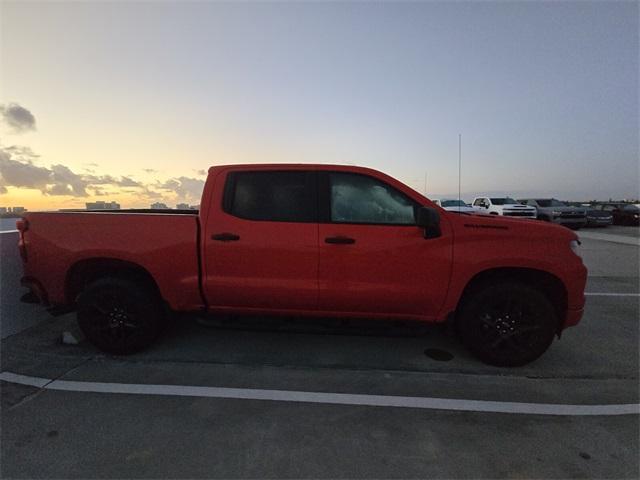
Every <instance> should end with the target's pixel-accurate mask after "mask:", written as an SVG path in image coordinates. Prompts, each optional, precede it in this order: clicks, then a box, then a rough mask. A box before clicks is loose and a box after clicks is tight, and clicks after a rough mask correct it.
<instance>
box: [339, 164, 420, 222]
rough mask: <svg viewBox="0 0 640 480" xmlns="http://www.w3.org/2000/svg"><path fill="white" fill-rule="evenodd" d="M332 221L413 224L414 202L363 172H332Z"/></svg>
mask: <svg viewBox="0 0 640 480" xmlns="http://www.w3.org/2000/svg"><path fill="white" fill-rule="evenodd" d="M329 189H330V196H331V221H332V222H338V223H374V224H395V225H415V210H416V207H417V204H416V203H415V202H414V201H413V200H411V199H410V198H408V197H407V196H406V195H404V194H402V193H400V192H398V191H397V190H396V189H394V188H393V187H391V186H389V185H387V184H386V183H383V182H380V181H378V180H376V179H374V178H371V177H367V176H365V175H355V174H349V173H331V174H330V175H329Z"/></svg>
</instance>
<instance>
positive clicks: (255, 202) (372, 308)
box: [17, 164, 587, 366]
mask: <svg viewBox="0 0 640 480" xmlns="http://www.w3.org/2000/svg"><path fill="white" fill-rule="evenodd" d="M200 205H201V206H200V210H198V211H193V210H186V211H175V210H173V211H170V210H168V211H155V210H154V211H144V210H120V211H101V212H97V211H93V212H87V211H76V212H41V213H39V212H36V213H27V214H26V215H25V216H24V217H23V218H22V219H21V220H19V221H18V222H17V227H18V229H19V231H20V240H19V249H20V253H21V255H22V258H23V261H24V278H23V285H25V286H27V287H29V288H30V289H31V291H32V292H33V295H35V296H37V298H38V299H39V301H40V302H41V303H42V304H45V305H49V306H52V307H54V308H56V309H60V308H65V309H75V310H76V315H77V319H78V323H79V325H80V328H81V329H82V331H83V332H84V334H85V335H86V337H87V339H89V340H90V341H91V342H92V343H93V344H94V345H95V346H97V347H98V348H99V349H102V350H103V351H106V352H110V353H116V354H127V353H133V352H136V351H138V350H141V349H143V348H145V347H148V346H149V345H151V344H152V343H153V342H154V341H155V340H156V339H157V338H158V335H159V334H160V332H161V327H162V324H163V321H164V318H165V316H166V315H167V313H168V312H171V311H177V312H193V313H194V314H199V315H215V314H220V313H233V314H236V315H241V314H252V315H256V314H259V315H269V316H271V315H287V316H298V315H305V316H312V317H327V316H333V317H341V318H355V317H360V318H368V319H371V321H375V320H376V319H398V320H406V321H419V322H431V323H443V322H451V323H453V324H454V325H455V330H456V331H457V332H458V334H459V336H460V339H461V340H462V342H463V343H464V344H465V345H466V346H467V347H468V348H469V349H470V350H471V351H472V352H473V353H474V354H475V355H476V356H477V357H478V358H480V359H481V360H483V361H485V362H487V363H490V364H493V365H504V366H516V365H523V364H526V363H528V362H530V361H532V360H534V359H536V358H538V357H539V356H540V355H541V354H542V353H543V352H544V351H545V350H546V349H547V348H548V347H549V345H550V344H551V343H552V341H553V338H554V336H556V335H558V336H559V335H560V333H561V332H562V331H563V330H564V329H565V328H566V327H569V326H572V325H576V324H577V323H578V322H579V321H580V318H581V317H582V313H583V307H584V287H585V282H586V273H587V272H586V268H585V267H584V265H583V263H582V260H581V258H580V256H579V255H578V254H577V253H576V252H577V248H578V243H579V242H578V239H577V237H576V235H575V234H574V233H573V232H571V231H570V230H568V229H565V228H561V227H559V226H557V225H553V224H546V223H538V222H522V221H518V220H514V219H508V218H498V217H489V216H477V215H462V214H459V213H454V212H447V211H445V210H443V209H442V208H440V207H438V206H436V205H435V204H433V203H432V202H431V201H430V200H429V199H427V198H426V197H424V196H422V195H421V194H419V193H418V192H416V191H414V190H412V189H411V188H409V187H407V186H406V185H404V184H402V183H401V182H399V181H397V180H395V179H393V178H391V177H389V176H387V175H385V174H383V173H381V172H378V171H375V170H371V169H368V168H361V167H353V166H332V165H285V164H276V165H229V166H215V167H212V168H211V169H209V172H208V177H207V181H206V184H205V187H204V192H203V195H202V201H201V204H200Z"/></svg>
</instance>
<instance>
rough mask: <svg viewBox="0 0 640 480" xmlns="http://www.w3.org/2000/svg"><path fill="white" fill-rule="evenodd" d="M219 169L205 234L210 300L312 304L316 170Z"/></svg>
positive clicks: (237, 304)
mask: <svg viewBox="0 0 640 480" xmlns="http://www.w3.org/2000/svg"><path fill="white" fill-rule="evenodd" d="M220 177H222V178H218V179H216V187H215V190H216V191H217V192H218V195H217V196H216V195H215V194H214V197H213V202H214V205H212V206H211V209H210V211H211V213H210V215H209V218H208V219H207V220H206V230H205V231H206V235H204V237H203V239H204V240H203V241H204V242H206V245H205V248H204V258H203V268H204V270H205V271H204V272H203V278H204V279H205V281H204V282H203V283H204V289H205V294H206V297H207V301H208V302H209V305H210V306H211V307H213V308H218V309H220V308H225V307H227V308H232V309H275V310H315V309H316V308H317V293H318V292H317V290H318V289H317V285H318V283H317V282H318V224H317V194H316V192H317V188H316V173H315V172H314V171H310V170H308V169H307V170H296V169H294V170H283V171H275V170H255V171H250V170H246V169H243V170H239V171H228V172H227V173H222V174H221V175H220ZM218 202H219V203H218Z"/></svg>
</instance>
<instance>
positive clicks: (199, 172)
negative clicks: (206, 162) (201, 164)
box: [194, 170, 207, 177]
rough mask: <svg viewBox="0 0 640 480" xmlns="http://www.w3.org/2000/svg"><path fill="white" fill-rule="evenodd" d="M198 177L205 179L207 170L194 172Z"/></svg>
mask: <svg viewBox="0 0 640 480" xmlns="http://www.w3.org/2000/svg"><path fill="white" fill-rule="evenodd" d="M194 172H196V173H197V174H198V175H200V176H202V177H204V176H205V175H206V174H207V171H206V170H194Z"/></svg>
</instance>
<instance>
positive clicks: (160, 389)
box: [1, 227, 640, 478]
mask: <svg viewBox="0 0 640 480" xmlns="http://www.w3.org/2000/svg"><path fill="white" fill-rule="evenodd" d="M616 228H618V229H619V228H622V227H616ZM605 230H607V233H610V234H613V235H626V236H628V237H629V238H634V236H635V237H636V238H637V229H628V230H622V232H623V233H620V232H617V231H616V229H615V228H614V229H605ZM589 231H591V230H589ZM589 231H587V232H589ZM598 231H600V230H598ZM629 232H631V233H629ZM586 237H588V235H586V236H583V238H582V242H583V245H582V251H583V258H584V261H585V263H586V265H587V266H588V268H589V275H590V276H589V280H588V284H587V292H588V293H589V294H590V295H588V296H587V306H586V311H585V316H584V318H583V320H582V322H581V324H580V325H578V326H577V327H575V328H571V329H569V330H567V331H565V332H564V334H563V335H562V338H561V339H560V340H559V341H556V342H554V344H553V345H552V346H551V348H550V350H549V351H548V352H547V353H546V354H545V355H544V356H543V357H542V358H540V359H539V360H538V361H536V362H534V363H532V364H530V365H527V366H525V367H521V368H516V369H504V368H495V367H490V366H486V365H483V364H481V363H479V362H478V361H477V360H475V359H474V358H472V357H471V356H470V355H469V354H468V353H467V352H466V351H465V350H464V349H463V348H462V347H461V346H460V345H459V344H458V342H457V340H456V339H455V337H454V336H452V335H451V334H450V333H449V332H446V331H440V330H438V329H435V330H434V329H425V328H423V327H422V326H415V325H397V324H393V323H392V324H380V323H376V322H373V323H371V322H370V323H366V324H355V325H354V324H341V323H339V322H318V321H314V320H298V319H292V320H289V321H282V320H272V319H261V318H254V319H227V321H220V322H218V323H217V324H208V325H202V324H200V323H198V322H196V321H195V320H194V319H190V318H181V319H178V320H176V321H175V322H174V323H173V324H172V325H171V327H170V328H169V331H168V332H167V335H165V337H164V338H163V339H162V341H161V342H160V343H159V344H157V345H156V346H155V347H154V348H151V349H149V350H147V351H145V352H142V353H140V354H137V355H134V356H130V357H114V356H107V355H103V354H100V353H99V352H97V351H96V350H95V349H94V348H93V347H92V346H91V345H88V344H86V343H84V342H81V343H80V344H79V345H63V344H62V343H60V341H59V338H60V335H61V333H62V332H63V331H67V330H68V331H75V328H76V327H75V324H74V318H73V316H72V315H67V316H63V317H58V318H48V319H46V320H44V321H42V322H40V323H39V324H38V325H36V326H34V327H31V328H29V329H27V330H24V331H22V332H20V333H18V334H15V335H11V336H8V337H7V338H5V339H3V340H2V358H1V360H2V372H12V373H14V374H19V375H23V376H24V378H36V379H37V378H39V379H45V381H43V383H42V384H40V386H30V385H25V384H21V383H19V382H18V383H16V382H13V381H11V382H8V381H3V382H2V448H1V468H2V472H1V473H2V476H3V477H7V478H10V477H12V478H27V477H29V478H43V477H46V478H52V477H64V478H98V477H100V478H116V477H118V478H122V477H135V478H152V477H153V478H157V477H176V478H198V477H199V478H203V477H225V478H240V477H243V478H246V477H260V478H274V477H289V478H290V477H304V478H311V477H314V478H328V477H332V478H335V477H341V478H345V477H353V478H365V477H368V478H371V477H376V478H380V477H389V478H423V477H445V478H504V477H510V478H513V477H519V478H534V477H538V478H638V474H639V473H640V472H639V464H638V450H639V444H638V438H639V433H640V431H639V423H638V420H639V418H638V415H637V404H638V402H639V392H638V369H639V368H638V358H639V352H638V332H639V331H638V318H639V313H640V312H639V305H638V303H639V300H640V298H639V296H638V292H640V287H639V285H638V269H639V265H640V264H639V261H638V251H639V249H638V247H637V246H634V245H628V244H622V243H615V242H611V241H602V240H595V239H591V238H586ZM2 321H3V322H4V321H5V320H4V319H3V320H2ZM425 352H426V353H425ZM49 381H51V383H48V387H47V385H45V384H46V383H47V382H49ZM64 382H70V383H64ZM23 383H25V382H23ZM65 385H66V386H67V387H68V388H69V389H67V390H62V389H57V388H58V387H64V386H65ZM42 386H44V388H42ZM132 386H135V388H134V387H132ZM144 387H148V388H147V389H146V390H145V388H144ZM186 387H207V388H196V389H190V390H189V389H188V388H186ZM209 387H210V388H209ZM118 389H124V391H126V392H128V393H114V392H116V391H118ZM136 389H137V392H138V393H133V392H134V390H136ZM153 389H156V391H155V393H150V392H151V391H152V390H153ZM221 389H226V390H221ZM140 392H143V393H140ZM145 392H146V393H145ZM261 392H262V393H261ZM264 392H276V394H277V395H278V398H280V399H278V400H273V399H271V400H266V399H256V397H259V396H260V395H262V394H263V393H264ZM300 392H302V393H303V394H304V396H300V395H299V394H300ZM223 394H224V395H226V394H229V396H228V397H227V398H223V397H224V395H223ZM297 394H298V397H296V395H297ZM243 395H244V396H245V397H243V398H241V397H242V396H243ZM271 395H272V394H271ZM301 398H303V399H304V401H301V400H300V399H301ZM374 399H377V400H380V401H383V402H385V401H387V400H385V399H391V403H394V402H395V405H394V406H372V405H371V404H370V403H371V402H372V401H373V400H374ZM416 399H418V400H420V399H422V400H424V399H427V400H429V401H433V400H434V399H435V400H438V401H442V402H441V403H437V405H436V404H435V403H434V404H428V405H427V406H426V407H425V408H418V407H416V406H415V403H416V401H417V400H416ZM377 400H376V401H377ZM331 402H334V403H331ZM368 402H369V403H368ZM412 402H413V403H412ZM427 403H428V402H427ZM529 404H534V407H535V406H536V405H537V406H538V407H536V408H539V407H540V405H542V406H546V407H545V408H546V409H547V410H545V412H543V413H535V414H532V413H526V411H527V408H529V407H526V405H529ZM412 405H413V406H412ZM433 405H436V406H433ZM495 405H500V406H503V407H508V408H512V409H513V412H512V413H495V412H494V411H490V408H489V407H491V406H495ZM616 405H627V406H629V405H630V406H631V407H630V408H631V410H632V411H635V412H636V413H635V414H634V413H632V414H623V415H619V414H614V413H615V412H614V411H613V410H611V411H609V410H607V411H606V412H608V413H604V414H596V415H586V414H583V413H584V407H585V406H590V407H594V406H605V407H606V406H616ZM563 407H567V408H566V409H565V410H563ZM486 408H489V411H486V410H485V411H483V409H486ZM581 412H582V413H581Z"/></svg>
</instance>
